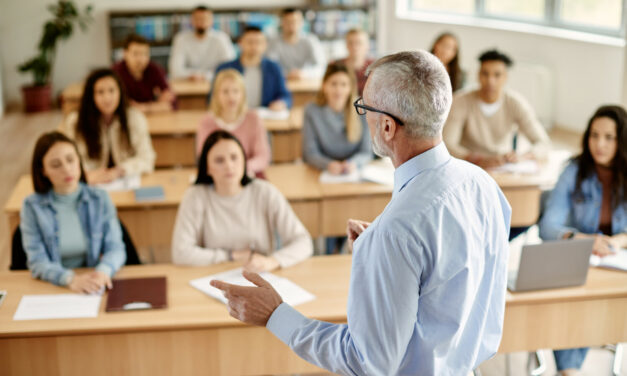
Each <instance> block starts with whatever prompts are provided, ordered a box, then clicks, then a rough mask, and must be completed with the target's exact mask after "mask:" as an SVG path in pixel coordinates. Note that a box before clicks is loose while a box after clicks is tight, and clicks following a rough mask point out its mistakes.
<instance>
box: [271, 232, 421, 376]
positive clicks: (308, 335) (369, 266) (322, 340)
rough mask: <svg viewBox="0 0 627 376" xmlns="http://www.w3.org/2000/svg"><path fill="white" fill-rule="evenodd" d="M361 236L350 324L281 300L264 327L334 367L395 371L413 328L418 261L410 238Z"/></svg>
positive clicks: (345, 371)
mask: <svg viewBox="0 0 627 376" xmlns="http://www.w3.org/2000/svg"><path fill="white" fill-rule="evenodd" d="M361 236H364V237H365V238H364V239H361V242H362V246H361V247H360V248H359V250H358V251H357V252H356V253H355V255H354V256H353V268H352V270H351V284H350V290H349V297H348V310H347V316H348V325H347V324H331V323H327V322H323V321H318V320H312V319H308V318H306V317H304V316H303V315H301V314H300V313H299V312H298V311H296V310H294V309H293V308H292V307H290V306H289V305H287V304H285V303H282V304H281V305H280V306H279V307H278V308H277V309H276V310H275V311H274V313H273V314H272V316H271V317H270V320H268V323H267V325H266V327H267V328H268V329H269V330H270V331H271V332H272V333H274V334H275V335H276V336H277V337H278V338H279V339H280V340H281V341H283V342H284V343H286V344H287V345H288V346H290V348H291V349H292V350H293V351H294V352H296V354H298V355H299V356H300V357H301V358H303V359H305V360H307V361H308V362H311V363H313V364H315V365H317V366H319V367H322V368H325V369H327V370H329V371H331V372H335V373H338V374H341V375H392V374H397V373H398V369H399V367H400V365H401V363H402V361H403V358H404V356H405V353H406V350H407V346H408V345H409V342H410V339H411V336H412V333H413V332H414V329H415V323H416V312H418V297H419V282H420V272H418V271H416V268H415V265H419V264H416V260H413V259H410V258H408V257H407V253H408V252H406V250H407V249H408V244H407V242H406V241H403V240H401V239H398V238H397V237H395V236H393V235H392V234H389V233H387V234H381V235H377V234H373V232H371V233H370V234H365V233H364V234H362V235H361ZM363 243H369V244H368V246H367V247H369V248H365V247H364V246H363V245H364V244H363ZM412 247H413V246H412ZM413 249H414V250H415V249H416V248H413Z"/></svg>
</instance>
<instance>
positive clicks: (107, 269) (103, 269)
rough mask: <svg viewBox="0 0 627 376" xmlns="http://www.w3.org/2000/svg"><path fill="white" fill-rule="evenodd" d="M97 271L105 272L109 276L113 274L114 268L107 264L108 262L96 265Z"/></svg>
mask: <svg viewBox="0 0 627 376" xmlns="http://www.w3.org/2000/svg"><path fill="white" fill-rule="evenodd" d="M96 271H98V272H103V273H104V274H106V275H108V276H109V277H112V276H113V269H112V268H111V267H110V266H109V265H106V264H98V266H96Z"/></svg>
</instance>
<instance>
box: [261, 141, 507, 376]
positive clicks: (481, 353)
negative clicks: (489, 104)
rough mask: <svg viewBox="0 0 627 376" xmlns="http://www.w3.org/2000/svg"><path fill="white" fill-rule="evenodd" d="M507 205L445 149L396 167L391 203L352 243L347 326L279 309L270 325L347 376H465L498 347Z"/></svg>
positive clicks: (487, 181) (312, 358) (306, 354)
mask: <svg viewBox="0 0 627 376" xmlns="http://www.w3.org/2000/svg"><path fill="white" fill-rule="evenodd" d="M510 215H511V209H510V207H509V204H508V203H507V201H506V199H505V197H504V195H503V193H502V192H501V190H500V189H499V187H498V186H497V185H496V183H495V182H494V180H493V179H492V178H491V177H490V176H489V175H488V174H486V173H485V172H484V171H483V170H481V169H480V168H478V167H476V166H474V165H472V164H470V163H467V162H464V161H461V160H458V159H455V158H453V157H451V155H450V154H449V152H448V150H447V149H446V146H444V143H440V144H439V145H438V146H436V147H434V148H432V149H430V150H428V151H427V152H424V153H422V154H420V155H418V156H416V157H414V158H412V159H410V160H409V161H407V162H405V163H404V164H403V165H401V166H400V167H399V168H398V169H397V170H396V171H395V173H394V193H393V196H392V200H391V201H390V203H388V205H387V207H386V208H385V210H384V211H383V213H381V214H380V215H379V216H378V217H377V218H376V219H375V221H374V222H373V223H372V224H371V225H370V227H368V229H366V231H364V232H363V233H362V234H361V235H360V236H359V238H357V240H356V241H355V243H354V254H353V265H352V272H351V281H350V291H349V296H348V308H347V317H348V324H343V325H339V324H331V323H326V322H322V321H317V320H311V319H308V318H306V317H304V316H303V315H301V314H300V313H299V312H298V311H296V310H294V309H293V308H292V307H290V306H289V305H287V304H285V303H282V304H281V305H280V306H279V307H278V308H277V309H276V310H275V311H274V313H273V314H272V316H271V317H270V320H269V321H268V324H267V326H266V327H267V328H268V329H269V330H270V331H272V333H274V334H275V335H276V336H277V337H278V338H279V339H281V340H282V341H283V342H284V343H286V344H287V345H288V346H290V347H291V348H292V350H294V351H295V352H296V353H297V354H298V355H299V356H300V357H302V358H304V359H305V360H307V361H309V362H311V363H313V364H316V365H317V366H319V367H323V368H326V369H328V370H330V371H332V372H336V373H340V374H344V375H438V376H441V375H455V376H457V375H465V374H466V373H467V372H469V371H470V370H472V369H474V368H475V367H477V366H478V365H479V364H480V363H481V362H483V361H484V360H486V359H488V358H490V357H491V356H492V355H494V354H495V352H496V350H497V349H498V346H499V343H500V340H501V334H502V328H503V315H504V310H505V291H506V279H507V254H508V242H507V236H508V231H509V224H510Z"/></svg>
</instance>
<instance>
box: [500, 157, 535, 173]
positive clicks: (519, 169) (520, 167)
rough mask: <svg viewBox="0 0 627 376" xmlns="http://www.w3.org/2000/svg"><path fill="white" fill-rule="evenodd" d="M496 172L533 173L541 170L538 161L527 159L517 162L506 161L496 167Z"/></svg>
mask: <svg viewBox="0 0 627 376" xmlns="http://www.w3.org/2000/svg"><path fill="white" fill-rule="evenodd" d="M494 171H496V172H505V173H510V174H523V175H533V174H537V173H538V172H539V171H540V166H539V165H538V162H536V161H534V160H531V159H527V160H524V161H520V162H516V163H505V164H504V165H502V166H499V167H497V168H495V169H494Z"/></svg>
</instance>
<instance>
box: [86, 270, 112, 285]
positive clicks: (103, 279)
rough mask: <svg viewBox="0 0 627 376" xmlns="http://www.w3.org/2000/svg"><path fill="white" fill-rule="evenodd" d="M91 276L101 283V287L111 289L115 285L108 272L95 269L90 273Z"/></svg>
mask: <svg viewBox="0 0 627 376" xmlns="http://www.w3.org/2000/svg"><path fill="white" fill-rule="evenodd" d="M90 274H91V277H92V279H93V280H94V281H96V283H98V285H100V287H101V288H102V287H103V286H104V287H106V288H108V289H110V288H112V287H113V283H112V282H111V277H109V276H108V275H107V274H105V273H103V272H101V271H97V270H95V271H93V272H91V273H90Z"/></svg>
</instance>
